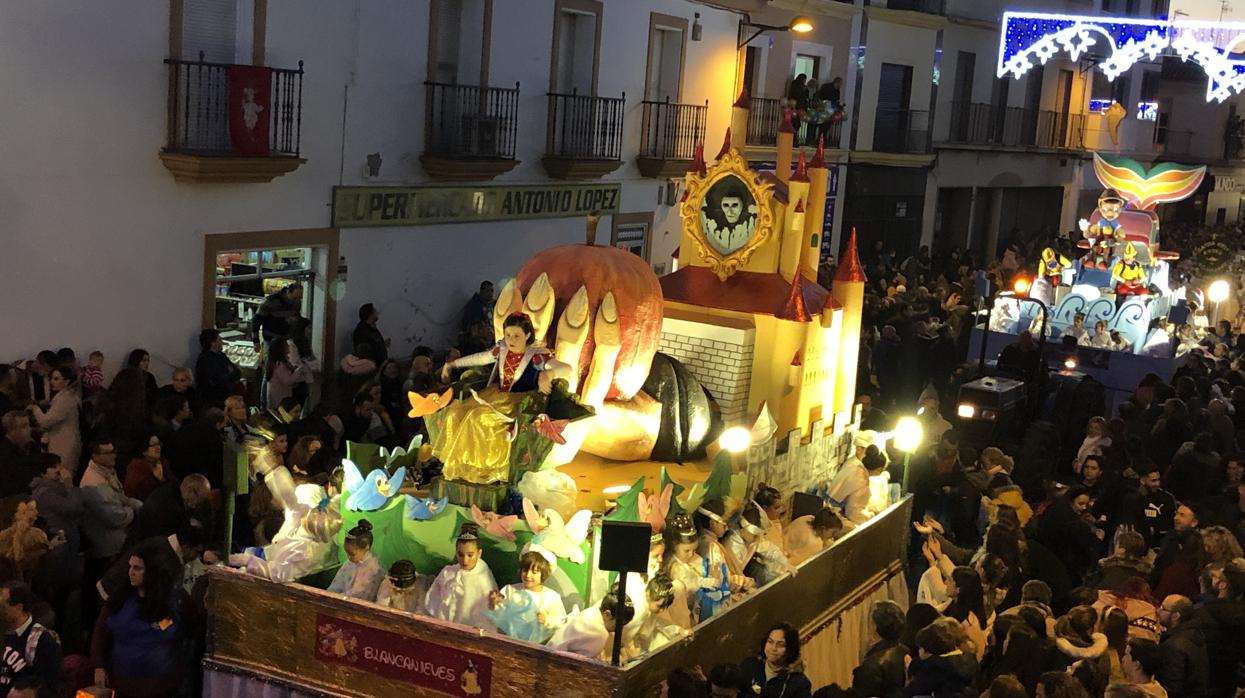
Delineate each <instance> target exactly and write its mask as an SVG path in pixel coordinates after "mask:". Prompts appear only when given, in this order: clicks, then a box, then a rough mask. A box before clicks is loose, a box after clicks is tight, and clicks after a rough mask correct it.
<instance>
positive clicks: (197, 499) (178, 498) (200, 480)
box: [126, 473, 212, 547]
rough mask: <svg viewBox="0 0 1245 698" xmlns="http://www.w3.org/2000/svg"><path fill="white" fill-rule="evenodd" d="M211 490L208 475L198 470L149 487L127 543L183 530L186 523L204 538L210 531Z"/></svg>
mask: <svg viewBox="0 0 1245 698" xmlns="http://www.w3.org/2000/svg"><path fill="white" fill-rule="evenodd" d="M211 493H212V490H211V485H210V484H208V480H207V478H205V477H203V476H202V475H199V474H197V473H195V474H191V475H187V476H186V479H184V480H182V481H181V482H180V483H177V482H166V483H164V484H162V485H160V486H159V487H157V488H156V489H154V490H152V492H151V494H150V495H148V496H147V500H146V501H145V502H143V508H142V509H139V510H138V513H137V514H136V515H135V516H134V527H133V528H131V529H130V535H129V543H130V544H133V543H136V542H137V541H140V540H144V539H146V538H152V537H157V536H165V537H167V536H171V535H174V534H177V533H180V532H182V531H184V530H185V529H186V527H187V526H190V527H194V528H198V529H199V530H200V531H203V535H204V537H205V538H206V537H207V536H209V535H210V534H211V532H212V521H211V517H212V509H211V506H210V504H209V501H208V499H209V497H210V496H211ZM126 547H129V545H127V546H126Z"/></svg>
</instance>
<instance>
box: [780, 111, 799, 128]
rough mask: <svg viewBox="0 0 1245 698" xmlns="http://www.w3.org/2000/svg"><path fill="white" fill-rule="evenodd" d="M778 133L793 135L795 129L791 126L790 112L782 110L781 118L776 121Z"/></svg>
mask: <svg viewBox="0 0 1245 698" xmlns="http://www.w3.org/2000/svg"><path fill="white" fill-rule="evenodd" d="M778 132H779V133H795V128H793V127H792V126H791V110H790V109H788V108H784V109H783V110H782V116H781V117H780V118H779V119H778Z"/></svg>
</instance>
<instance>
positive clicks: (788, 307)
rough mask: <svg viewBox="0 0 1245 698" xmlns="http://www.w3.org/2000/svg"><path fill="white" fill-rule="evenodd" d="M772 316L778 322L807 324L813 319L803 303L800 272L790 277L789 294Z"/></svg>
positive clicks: (802, 284) (802, 286)
mask: <svg viewBox="0 0 1245 698" xmlns="http://www.w3.org/2000/svg"><path fill="white" fill-rule="evenodd" d="M774 316H775V317H777V318H778V319H779V320H791V321H793V322H808V321H809V320H812V319H813V316H812V315H809V314H808V305H807V304H806V303H805V302H804V276H803V275H802V274H800V272H798V271H797V272H796V273H795V274H794V275H793V276H792V277H791V293H789V294H788V295H787V300H786V301H785V302H784V303H783V304H782V308H781V309H780V310H779V311H778V312H777V313H775V315H774ZM797 356H798V354H797Z"/></svg>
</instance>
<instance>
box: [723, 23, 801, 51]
mask: <svg viewBox="0 0 1245 698" xmlns="http://www.w3.org/2000/svg"><path fill="white" fill-rule="evenodd" d="M744 27H752V28H754V29H756V31H755V32H753V33H752V36H749V37H748V38H747V39H744V38H740V40H739V45H738V46H737V47H736V48H743V47H745V46H747V45H748V44H750V43H752V40H753V39H755V38H757V37H758V36H760V35H762V34H764V33H765V32H788V31H789V32H794V33H796V34H807V33H809V32H811V31H813V20H811V19H809V18H808V17H807V16H806V15H796V16H795V17H793V18H792V19H791V23H790V24H788V25H786V26H782V25H780V24H756V23H754V22H753V21H752V17H751V16H749V15H744V21H743V22H741V23H740V26H739V29H740V32H739V34H740V36H741V37H742V35H743V28H744Z"/></svg>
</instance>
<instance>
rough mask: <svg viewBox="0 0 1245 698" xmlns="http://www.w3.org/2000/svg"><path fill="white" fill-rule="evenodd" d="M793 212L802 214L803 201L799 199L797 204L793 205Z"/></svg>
mask: <svg viewBox="0 0 1245 698" xmlns="http://www.w3.org/2000/svg"><path fill="white" fill-rule="evenodd" d="M795 212H796V213H804V199H800V200H799V201H798V202H796V204H795Z"/></svg>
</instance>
